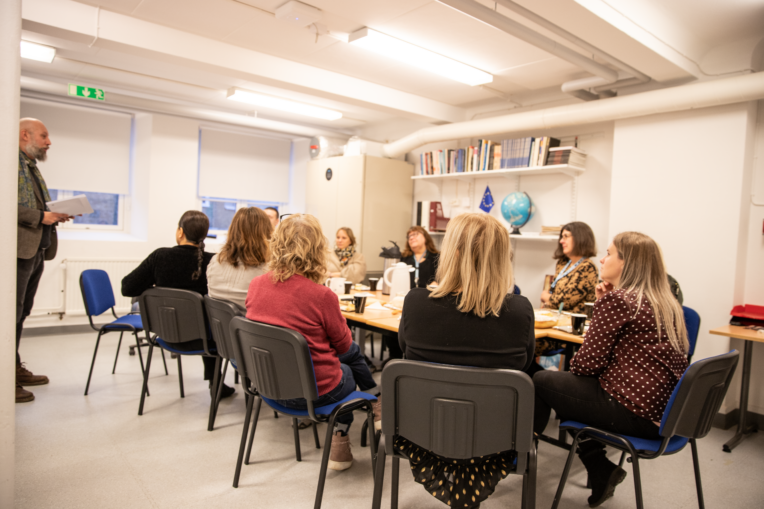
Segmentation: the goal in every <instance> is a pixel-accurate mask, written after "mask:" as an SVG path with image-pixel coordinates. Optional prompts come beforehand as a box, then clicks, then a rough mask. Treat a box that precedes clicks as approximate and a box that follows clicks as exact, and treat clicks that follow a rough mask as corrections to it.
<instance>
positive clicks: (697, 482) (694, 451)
mask: <svg viewBox="0 0 764 509" xmlns="http://www.w3.org/2000/svg"><path fill="white" fill-rule="evenodd" d="M690 447H691V448H692V466H693V467H694V468H695V487H696V488H697V490H698V507H699V508H700V509H705V507H706V503H705V502H704V500H703V485H702V484H701V482H700V462H699V461H698V446H697V444H696V443H695V439H694V438H691V439H690Z"/></svg>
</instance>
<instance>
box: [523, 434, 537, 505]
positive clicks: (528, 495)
mask: <svg viewBox="0 0 764 509" xmlns="http://www.w3.org/2000/svg"><path fill="white" fill-rule="evenodd" d="M537 454H538V442H537V441H535V440H534V442H533V447H532V448H531V451H530V453H528V472H527V473H526V474H525V475H524V476H523V477H524V479H523V505H522V507H523V509H536V464H537V463H536V458H537Z"/></svg>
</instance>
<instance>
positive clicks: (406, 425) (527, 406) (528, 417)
mask: <svg viewBox="0 0 764 509" xmlns="http://www.w3.org/2000/svg"><path fill="white" fill-rule="evenodd" d="M382 393H383V394H384V398H382V431H383V433H385V435H387V436H388V437H391V436H393V435H400V436H402V437H404V438H406V439H407V440H409V441H411V442H413V443H415V444H417V445H418V446H420V447H423V448H425V449H427V450H429V451H432V452H433V453H435V454H437V455H440V456H443V457H445V458H453V459H467V458H475V457H478V456H486V455H489V454H495V453H497V452H501V451H508V450H514V451H517V453H518V470H519V471H521V470H525V461H526V458H527V453H528V452H529V451H530V450H531V448H532V444H533V404H534V388H533V382H532V381H531V379H530V377H529V376H528V375H526V374H525V373H523V372H521V371H513V370H508V369H486V368H472V367H464V366H449V365H445V364H433V363H429V362H418V361H409V360H394V361H391V362H389V363H388V364H387V365H386V366H385V369H384V371H383V372H382ZM392 442H393V441H392V439H390V438H388V440H387V441H386V444H392ZM389 452H390V453H392V450H390V451H389Z"/></svg>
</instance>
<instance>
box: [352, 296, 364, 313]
mask: <svg viewBox="0 0 764 509" xmlns="http://www.w3.org/2000/svg"><path fill="white" fill-rule="evenodd" d="M353 304H355V312H356V313H359V314H360V313H363V310H364V309H366V297H360V296H355V297H353Z"/></svg>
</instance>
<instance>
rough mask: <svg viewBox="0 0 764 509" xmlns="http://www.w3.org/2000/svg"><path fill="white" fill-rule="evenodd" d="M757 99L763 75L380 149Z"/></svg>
mask: <svg viewBox="0 0 764 509" xmlns="http://www.w3.org/2000/svg"><path fill="white" fill-rule="evenodd" d="M758 99H764V72H759V73H755V74H747V75H743V76H734V77H731V78H722V79H718V80H713V81H704V82H696V83H692V84H689V85H684V86H679V87H673V88H665V89H662V90H652V91H649V92H642V93H641V94H634V95H628V96H622V97H614V98H612V99H603V100H600V101H594V102H586V103H579V104H571V105H567V106H558V107H556V108H547V109H542V110H536V111H525V112H521V113H515V114H509V115H502V116H499V117H491V118H486V119H480V120H471V121H468V122H458V123H454V124H446V125H442V126H435V127H428V128H425V129H420V130H419V131H416V132H414V133H412V134H410V135H408V136H404V137H403V138H401V139H400V140H397V141H394V142H392V143H388V144H386V145H385V146H384V148H383V151H384V154H385V156H387V157H397V156H400V155H402V154H405V153H406V152H409V151H411V150H413V149H415V148H417V147H421V146H422V145H426V144H428V143H436V142H443V141H451V140H463V139H468V138H477V137H486V136H492V135H497V134H504V135H510V134H513V133H517V132H523V131H525V132H527V131H530V130H543V129H550V128H560V127H568V126H578V125H585V124H592V123H596V122H609V121H613V120H620V119H624V118H633V117H640V116H645V115H656V114H659V113H670V112H674V111H684V110H689V109H695V108H707V107H711V106H721V105H724V104H733V103H739V102H745V101H755V100H758Z"/></svg>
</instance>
